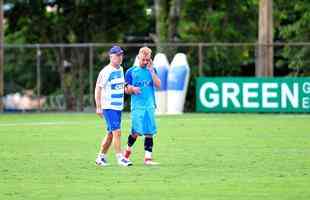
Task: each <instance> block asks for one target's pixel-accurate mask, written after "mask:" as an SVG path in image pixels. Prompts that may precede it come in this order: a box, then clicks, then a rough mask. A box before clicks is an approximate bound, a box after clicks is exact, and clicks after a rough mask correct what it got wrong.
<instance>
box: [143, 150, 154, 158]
mask: <svg viewBox="0 0 310 200" xmlns="http://www.w3.org/2000/svg"><path fill="white" fill-rule="evenodd" d="M144 157H145V158H148V159H151V158H152V152H150V151H145V156H144Z"/></svg>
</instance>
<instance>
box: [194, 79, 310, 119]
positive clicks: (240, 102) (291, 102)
mask: <svg viewBox="0 0 310 200" xmlns="http://www.w3.org/2000/svg"><path fill="white" fill-rule="evenodd" d="M196 111H197V112H290V113H293V112H294V113H295V112H296V113H309V112H310V78H224V77H221V78H219V77H218V78H208V77H199V78H197V81H196Z"/></svg>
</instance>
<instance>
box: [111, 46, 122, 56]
mask: <svg viewBox="0 0 310 200" xmlns="http://www.w3.org/2000/svg"><path fill="white" fill-rule="evenodd" d="M123 53H124V51H123V50H122V48H120V47H119V46H116V45H114V46H112V47H111V49H110V51H109V54H117V55H119V54H123Z"/></svg>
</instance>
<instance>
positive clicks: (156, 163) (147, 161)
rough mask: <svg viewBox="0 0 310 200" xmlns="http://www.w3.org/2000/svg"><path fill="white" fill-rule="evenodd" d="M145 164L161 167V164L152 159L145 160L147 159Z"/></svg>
mask: <svg viewBox="0 0 310 200" xmlns="http://www.w3.org/2000/svg"><path fill="white" fill-rule="evenodd" d="M144 164H145V165H159V163H158V162H154V161H153V160H152V158H145V159H144Z"/></svg>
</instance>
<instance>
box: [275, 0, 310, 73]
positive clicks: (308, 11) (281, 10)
mask: <svg viewBox="0 0 310 200" xmlns="http://www.w3.org/2000/svg"><path fill="white" fill-rule="evenodd" d="M274 1H275V2H274V5H275V26H276V30H275V37H276V41H281V42H309V41H310V26H309V22H310V2H309V1H302V0H297V1H285V0H274ZM277 56H278V57H279V59H278V60H277V62H276V67H278V68H280V67H286V66H288V67H289V69H291V70H293V71H294V72H295V73H294V75H307V74H308V75H309V71H310V66H309V57H310V47H309V46H295V47H292V46H285V47H284V48H280V51H279V53H278V54H277Z"/></svg>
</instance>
